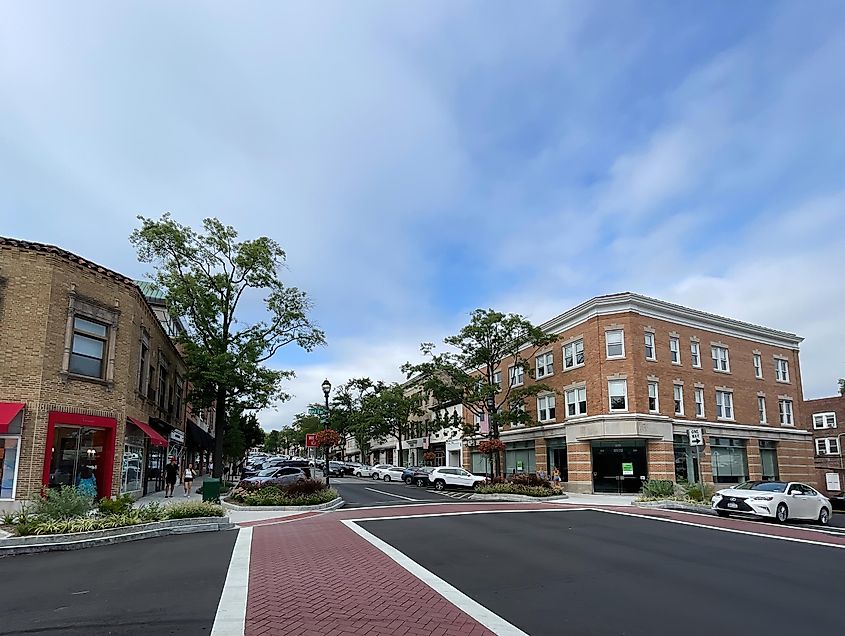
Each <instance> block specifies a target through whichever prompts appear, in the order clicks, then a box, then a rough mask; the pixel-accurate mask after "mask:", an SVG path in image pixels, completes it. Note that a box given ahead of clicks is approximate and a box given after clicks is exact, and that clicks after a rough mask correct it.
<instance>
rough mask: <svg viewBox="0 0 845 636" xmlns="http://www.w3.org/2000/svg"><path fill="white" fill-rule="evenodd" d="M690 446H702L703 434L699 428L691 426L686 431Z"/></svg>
mask: <svg viewBox="0 0 845 636" xmlns="http://www.w3.org/2000/svg"><path fill="white" fill-rule="evenodd" d="M687 434H688V435H689V445H690V446H704V435H703V434H702V433H701V429H700V428H691V429H689V430H688V431H687Z"/></svg>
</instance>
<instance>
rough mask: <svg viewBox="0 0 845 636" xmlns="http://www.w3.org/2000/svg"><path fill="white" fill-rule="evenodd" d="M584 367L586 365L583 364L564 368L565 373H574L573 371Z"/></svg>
mask: <svg viewBox="0 0 845 636" xmlns="http://www.w3.org/2000/svg"><path fill="white" fill-rule="evenodd" d="M583 366H586V363H584V362H582V363H581V364H573V365H572V366H571V367H563V371H564V372H566V371H572V370H573V369H580V368H581V367H583Z"/></svg>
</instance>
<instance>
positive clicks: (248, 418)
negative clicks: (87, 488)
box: [223, 405, 264, 463]
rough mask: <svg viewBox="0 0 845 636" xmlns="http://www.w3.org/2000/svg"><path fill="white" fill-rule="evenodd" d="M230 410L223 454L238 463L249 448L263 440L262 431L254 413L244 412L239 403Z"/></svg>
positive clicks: (258, 444)
mask: <svg viewBox="0 0 845 636" xmlns="http://www.w3.org/2000/svg"><path fill="white" fill-rule="evenodd" d="M230 410H231V412H230V413H229V416H228V418H227V420H226V436H225V438H224V440H223V456H224V457H225V458H226V459H227V460H228V461H230V462H232V463H239V462H241V461H242V460H243V458H244V456H245V455H246V452H247V451H248V450H249V449H250V448H254V447H256V446H260V445H261V444H262V443H263V442H264V431H263V430H262V429H261V426H260V425H259V424H258V419H257V418H256V417H255V414H254V413H245V412H244V410H243V408H242V407H240V406H239V405H235V406H233V407H232V408H231V409H230Z"/></svg>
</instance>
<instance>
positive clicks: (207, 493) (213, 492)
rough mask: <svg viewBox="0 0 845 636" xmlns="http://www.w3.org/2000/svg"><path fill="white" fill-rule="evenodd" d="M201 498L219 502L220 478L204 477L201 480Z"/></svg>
mask: <svg viewBox="0 0 845 636" xmlns="http://www.w3.org/2000/svg"><path fill="white" fill-rule="evenodd" d="M202 500H203V501H213V502H214V503H219V501H220V480H219V479H214V478H213V477H206V478H205V480H203V482H202Z"/></svg>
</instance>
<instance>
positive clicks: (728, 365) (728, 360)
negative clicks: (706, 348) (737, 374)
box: [710, 345, 731, 373]
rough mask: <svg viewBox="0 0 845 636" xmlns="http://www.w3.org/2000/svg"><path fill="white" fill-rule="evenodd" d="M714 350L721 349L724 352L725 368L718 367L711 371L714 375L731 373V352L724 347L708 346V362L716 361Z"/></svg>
mask: <svg viewBox="0 0 845 636" xmlns="http://www.w3.org/2000/svg"><path fill="white" fill-rule="evenodd" d="M715 349H723V350H724V351H725V368H724V369H722V368H720V367H716V368H714V369H713V371H715V372H716V373H730V372H731V352H730V350H729V349H728V348H727V347H725V346H724V345H710V360H711V362H712V361H713V360H718V358H714V357H713V354H714V353H715V351H714V350H715Z"/></svg>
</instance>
